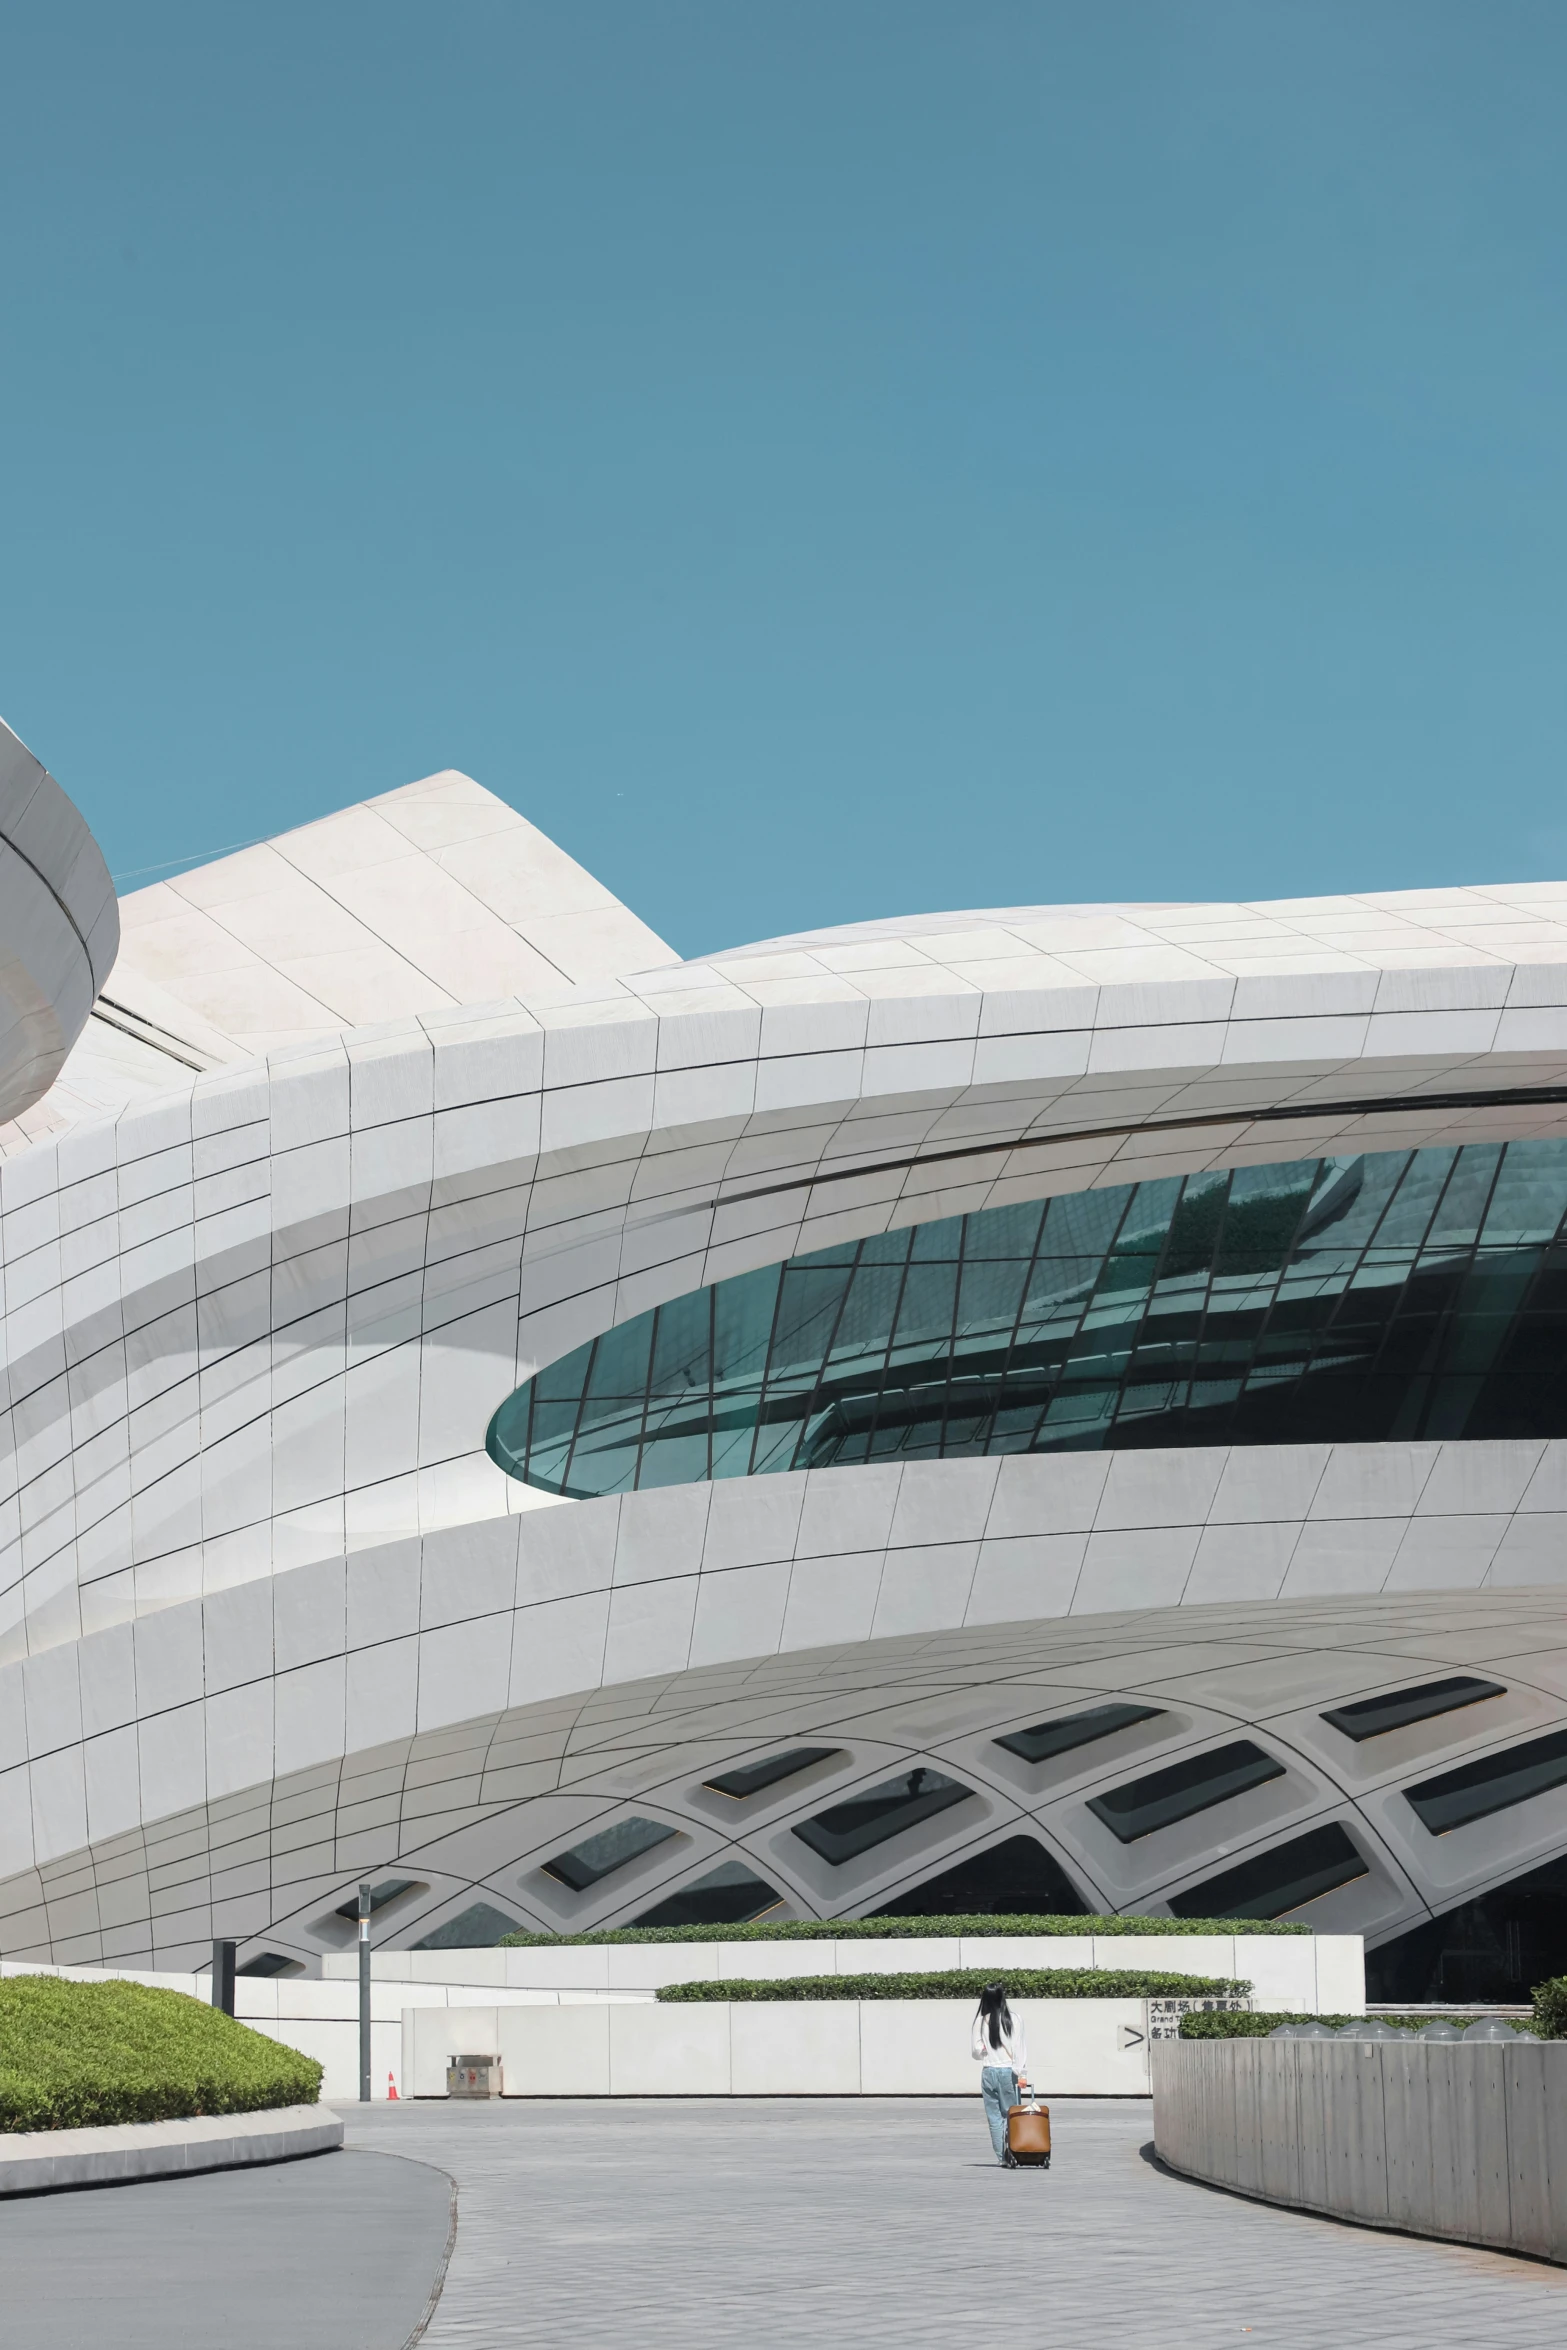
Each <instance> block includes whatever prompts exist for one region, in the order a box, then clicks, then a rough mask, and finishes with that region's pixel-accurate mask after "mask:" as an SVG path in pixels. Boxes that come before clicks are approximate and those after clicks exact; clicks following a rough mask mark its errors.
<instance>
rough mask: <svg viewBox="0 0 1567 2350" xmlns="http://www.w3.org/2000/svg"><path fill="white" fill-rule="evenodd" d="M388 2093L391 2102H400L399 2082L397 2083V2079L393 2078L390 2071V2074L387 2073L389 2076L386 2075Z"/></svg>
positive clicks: (394, 2103)
mask: <svg viewBox="0 0 1567 2350" xmlns="http://www.w3.org/2000/svg"><path fill="white" fill-rule="evenodd" d="M386 2094H387V2097H388V2099H389V2101H390V2102H391V2103H392V2104H393V2105H396V2104H397V2103H398V2102H399V2099H398V2095H397V2083H396V2081H395V2080H394V2079H393V2078H392V2075H391V2074H390V2073H388V2074H387V2076H386Z"/></svg>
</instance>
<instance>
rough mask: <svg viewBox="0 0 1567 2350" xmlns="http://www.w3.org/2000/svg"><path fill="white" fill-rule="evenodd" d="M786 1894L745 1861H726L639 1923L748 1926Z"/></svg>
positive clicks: (646, 1912) (778, 1904)
mask: <svg viewBox="0 0 1567 2350" xmlns="http://www.w3.org/2000/svg"><path fill="white" fill-rule="evenodd" d="M782 1899H783V1897H782V1895H781V1894H780V1893H779V1892H778V1890H777V1888H776V1886H773V1885H769V1884H768V1883H766V1881H765V1880H764V1879H763V1878H761V1877H759V1876H758V1875H757V1874H756V1872H755V1870H754V1869H748V1868H747V1867H746V1866H745V1865H744V1863H743V1862H741V1861H738V1860H726V1861H724V1862H723V1863H722V1864H721V1865H720V1866H719V1867H718V1868H716V1869H709V1871H708V1873H707V1875H706V1876H705V1877H698V1878H697V1879H696V1880H695V1882H694V1883H692V1884H690V1885H682V1886H681V1888H680V1890H679V1892H678V1893H671V1894H670V1895H669V1896H668V1898H667V1900H664V1901H659V1902H655V1903H654V1905H653V1907H652V1908H651V1909H645V1910H644V1911H643V1912H642V1915H641V1916H640V1917H639V1918H637V1919H636V1920H635V1923H636V1924H637V1925H639V1926H745V1925H749V1924H750V1922H751V1920H752V1919H753V1918H759V1917H761V1916H763V1915H764V1914H765V1912H766V1911H768V1910H770V1909H778V1908H779V1907H781V1905H782Z"/></svg>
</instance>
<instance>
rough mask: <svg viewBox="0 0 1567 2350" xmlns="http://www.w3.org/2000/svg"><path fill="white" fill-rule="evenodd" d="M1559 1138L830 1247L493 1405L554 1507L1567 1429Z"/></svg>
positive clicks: (638, 1324)
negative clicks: (772, 1477) (803, 1474)
mask: <svg viewBox="0 0 1567 2350" xmlns="http://www.w3.org/2000/svg"><path fill="white" fill-rule="evenodd" d="M1564 1225H1567V1141H1557V1140H1551V1141H1541V1142H1513V1143H1508V1144H1507V1145H1506V1146H1505V1147H1502V1146H1500V1145H1498V1144H1494V1143H1484V1144H1471V1145H1468V1146H1466V1147H1465V1148H1463V1149H1447V1148H1444V1149H1431V1150H1423V1151H1386V1152H1381V1153H1377V1154H1373V1155H1367V1156H1361V1157H1338V1158H1328V1159H1305V1160H1295V1161H1291V1162H1289V1163H1287V1164H1285V1165H1282V1166H1276V1167H1246V1168H1238V1169H1236V1170H1235V1171H1233V1172H1231V1173H1219V1174H1213V1173H1208V1174H1203V1175H1194V1176H1188V1177H1186V1178H1185V1179H1184V1180H1183V1179H1181V1178H1180V1177H1161V1178H1160V1179H1159V1180H1157V1181H1154V1182H1148V1183H1141V1184H1128V1185H1123V1186H1121V1187H1119V1188H1106V1189H1104V1190H1100V1191H1093V1192H1087V1193H1082V1194H1077V1195H1073V1196H1070V1197H1067V1198H1064V1199H1054V1200H1051V1201H1049V1202H1048V1203H1040V1204H1035V1205H1032V1206H1022V1207H1016V1206H1014V1207H1004V1208H991V1209H987V1210H985V1211H984V1212H983V1213H981V1214H978V1215H973V1216H956V1217H950V1218H947V1219H944V1220H942V1221H940V1222H935V1223H930V1224H922V1225H918V1226H916V1227H914V1228H913V1229H911V1230H906V1231H901V1232H892V1233H883V1234H881V1235H879V1236H878V1237H876V1238H875V1239H872V1240H867V1241H863V1242H860V1243H858V1244H857V1245H853V1244H851V1245H845V1246H842V1247H837V1248H830V1249H818V1250H816V1251H814V1252H813V1253H812V1254H810V1255H808V1256H802V1257H795V1258H791V1259H790V1260H789V1262H788V1263H786V1264H783V1265H773V1266H768V1267H765V1268H764V1269H763V1270H761V1271H759V1272H755V1273H746V1274H742V1275H739V1276H737V1277H736V1278H735V1279H733V1280H730V1281H723V1282H719V1283H717V1284H716V1285H715V1286H713V1287H712V1288H709V1289H703V1290H697V1291H695V1292H694V1293H692V1294H691V1295H689V1296H687V1297H684V1298H678V1299H676V1300H674V1301H673V1302H672V1303H671V1304H669V1305H666V1306H660V1307H658V1308H657V1309H656V1310H654V1311H652V1312H650V1313H647V1314H643V1315H639V1316H638V1317H637V1318H636V1319H635V1320H634V1321H631V1322H626V1323H623V1324H622V1325H621V1326H620V1328H619V1329H616V1330H612V1331H608V1332H606V1333H605V1334H604V1336H603V1337H601V1338H598V1339H595V1340H594V1341H593V1342H592V1343H591V1344H589V1345H588V1346H584V1347H579V1348H578V1349H577V1350H576V1351H575V1352H574V1353H573V1354H570V1355H567V1356H564V1357H563V1358H562V1359H561V1360H560V1361H559V1362H557V1363H553V1364H551V1365H549V1366H548V1367H547V1368H546V1369H545V1370H543V1371H541V1372H540V1373H539V1374H538V1376H537V1377H536V1378H535V1379H532V1380H530V1381H529V1382H528V1383H527V1385H525V1386H523V1387H520V1388H519V1389H518V1390H517V1391H516V1393H515V1394H514V1395H512V1396H510V1397H509V1398H508V1399H507V1401H506V1402H505V1403H504V1404H502V1406H501V1407H500V1410H499V1411H498V1412H497V1413H496V1414H495V1417H494V1419H493V1421H492V1422H491V1425H490V1430H489V1436H488V1446H489V1451H490V1454H491V1457H492V1458H493V1459H494V1460H495V1461H496V1462H498V1463H499V1465H500V1466H501V1467H502V1468H503V1469H505V1470H507V1471H508V1472H509V1473H510V1474H511V1475H512V1476H516V1477H521V1478H523V1479H525V1480H526V1481H527V1482H529V1483H530V1484H534V1485H538V1486H541V1487H543V1488H545V1489H546V1490H548V1491H550V1492H554V1493H564V1494H571V1495H574V1496H586V1495H591V1494H608V1493H623V1492H630V1491H631V1490H633V1489H634V1488H636V1487H639V1486H650V1485H667V1484H673V1483H681V1482H685V1481H688V1480H696V1479H704V1478H709V1477H743V1476H757V1475H763V1474H768V1473H772V1472H774V1471H780V1470H787V1469H804V1468H821V1467H827V1466H832V1465H839V1464H848V1463H851V1462H856V1461H871V1460H913V1459H934V1458H938V1457H945V1458H955V1457H962V1456H966V1455H973V1454H982V1453H988V1454H1000V1453H1008V1452H1030V1451H1033V1452H1040V1451H1045V1452H1048V1451H1054V1450H1065V1451H1080V1450H1083V1449H1085V1448H1098V1447H1104V1446H1109V1447H1116V1446H1123V1445H1174V1444H1230V1443H1240V1444H1246V1443H1257V1444H1263V1443H1272V1444H1279V1443H1305V1442H1308V1441H1310V1442H1318V1441H1332V1440H1334V1439H1340V1440H1342V1439H1350V1440H1358V1441H1364V1442H1374V1441H1377V1440H1378V1439H1387V1438H1395V1437H1397V1438H1402V1437H1437V1436H1467V1437H1498V1436H1519V1437H1523V1436H1555V1435H1567V1345H1564V1343H1563V1341H1564V1339H1567V1229H1564Z"/></svg>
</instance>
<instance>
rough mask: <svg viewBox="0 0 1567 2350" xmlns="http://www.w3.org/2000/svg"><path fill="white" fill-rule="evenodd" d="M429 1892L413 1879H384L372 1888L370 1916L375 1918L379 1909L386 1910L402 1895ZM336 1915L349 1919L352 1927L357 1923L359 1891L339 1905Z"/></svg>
mask: <svg viewBox="0 0 1567 2350" xmlns="http://www.w3.org/2000/svg"><path fill="white" fill-rule="evenodd" d="M428 1890H429V1888H428V1887H427V1886H425V1885H420V1884H416V1883H415V1881H414V1879H413V1878H412V1877H383V1878H382V1879H381V1882H380V1884H379V1885H372V1886H371V1888H370V1915H371V1916H372V1917H374V1916H375V1913H376V1911H377V1910H378V1909H385V1907H386V1905H387V1903H388V1902H389V1901H396V1900H397V1899H398V1897H399V1896H400V1895H401V1894H404V1893H425V1892H427V1891H428ZM336 1914H337V1916H338V1917H340V1918H347V1920H348V1922H349V1924H350V1925H353V1924H354V1923H355V1922H356V1920H357V1919H358V1916H359V1894H358V1891H357V1890H355V1891H354V1892H353V1893H351V1894H350V1895H349V1897H348V1899H347V1900H346V1901H340V1902H339V1903H338V1905H337V1911H336Z"/></svg>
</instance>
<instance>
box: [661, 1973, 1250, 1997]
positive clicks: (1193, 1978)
mask: <svg viewBox="0 0 1567 2350" xmlns="http://www.w3.org/2000/svg"><path fill="white" fill-rule="evenodd" d="M995 1979H996V1972H995V1969H994V1967H978V1966H966V1967H954V1968H953V1969H952V1970H951V1972H950V1973H947V1974H934V1975H898V1974H886V1975H786V1976H785V1977H784V1978H783V1979H782V1981H780V1982H777V1983H765V1982H756V1981H753V1980H752V1979H750V1978H749V1977H742V1978H740V1979H739V1980H737V1981H735V1982H732V1983H731V1982H722V1981H720V1982H712V1981H708V1982H701V1983H666V1984H665V1985H664V1987H663V1989H662V1990H661V1991H660V1992H659V1993H658V1994H657V1996H658V1997H659V1998H660V1999H662V2000H665V2001H667V2002H668V2003H670V2004H671V2005H675V2004H678V2003H679V2002H681V2001H683V2000H707V1999H714V2000H717V1999H978V1997H979V1995H980V1993H981V1991H983V1990H984V1988H985V1986H986V1984H987V1983H993V1982H994V1981H995ZM1006 1986H1007V1990H1008V1993H1009V1994H1010V1996H1011V1997H1012V1998H1014V1999H1244V1998H1245V1996H1246V1994H1247V1993H1248V1992H1249V1991H1250V1989H1251V1985H1250V1984H1249V1983H1234V1982H1231V1981H1230V1980H1229V1979H1228V1977H1227V1976H1223V1975H1158V1974H1142V1973H1135V1974H1134V1973H1129V1972H1127V1971H1126V1970H1125V1969H1121V1968H1114V1967H1087V1968H1076V1967H1009V1968H1008V1969H1007V1971H1006Z"/></svg>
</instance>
